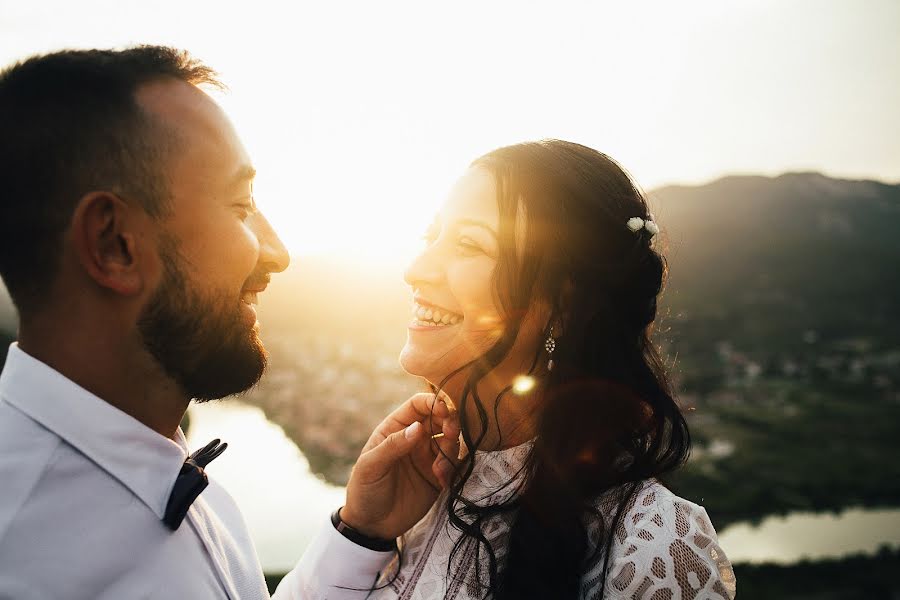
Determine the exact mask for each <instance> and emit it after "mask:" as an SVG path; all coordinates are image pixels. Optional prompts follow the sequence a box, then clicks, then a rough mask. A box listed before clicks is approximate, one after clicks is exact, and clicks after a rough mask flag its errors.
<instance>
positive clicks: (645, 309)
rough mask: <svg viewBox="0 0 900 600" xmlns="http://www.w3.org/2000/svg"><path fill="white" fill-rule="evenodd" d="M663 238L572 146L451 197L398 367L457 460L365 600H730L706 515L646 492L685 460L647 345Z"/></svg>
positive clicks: (676, 414)
mask: <svg viewBox="0 0 900 600" xmlns="http://www.w3.org/2000/svg"><path fill="white" fill-rule="evenodd" d="M657 232H658V228H657V226H656V224H655V222H654V221H653V217H652V216H651V215H650V214H649V212H648V207H647V203H646V201H645V200H644V198H643V197H642V195H641V193H640V192H639V191H638V190H637V188H636V187H635V185H634V184H633V183H632V182H631V180H630V179H629V178H628V176H627V175H626V174H625V173H624V172H623V171H622V169H621V168H620V167H619V166H618V165H617V164H616V163H615V162H613V161H612V160H611V159H610V158H609V157H607V156H605V155H603V154H601V153H599V152H597V151H595V150H592V149H590V148H587V147H584V146H581V145H578V144H574V143H570V142H564V141H558V140H550V141H544V142H537V143H525V144H518V145H515V146H509V147H506V148H501V149H498V150H495V151H493V152H491V153H489V154H487V155H485V156H483V157H481V158H479V159H478V160H476V161H475V162H474V163H473V164H472V167H471V169H470V170H469V171H468V172H467V173H466V174H465V175H464V176H463V177H462V178H461V179H460V181H459V182H458V184H457V185H456V186H455V188H454V189H453V191H452V192H451V194H450V197H449V199H448V201H447V202H446V204H445V205H444V207H443V208H442V210H441V212H440V213H439V215H438V217H437V218H436V220H435V221H434V223H433V225H432V226H431V227H430V228H429V231H428V233H427V235H426V240H425V241H426V247H425V249H424V250H423V252H422V253H421V255H420V256H419V257H418V258H417V259H416V260H415V261H414V262H413V263H412V265H410V267H409V269H408V271H407V273H406V280H407V283H409V285H410V286H411V287H412V288H413V290H414V301H415V307H414V317H413V321H412V323H411V325H410V327H409V337H408V341H407V343H406V346H405V347H404V348H403V351H402V353H401V356H400V361H401V364H402V366H403V367H404V369H406V370H407V371H408V372H409V373H411V374H414V375H418V376H421V377H423V378H425V379H426V380H427V381H428V382H430V383H431V385H432V386H433V387H434V388H435V390H436V391H439V392H440V393H441V395H442V396H445V397H447V398H449V401H450V404H452V405H453V406H455V408H456V410H457V411H458V415H459V421H460V427H461V434H462V435H461V437H462V448H463V451H462V455H463V459H462V460H461V461H459V462H458V464H457V461H456V460H446V459H441V458H438V463H439V465H438V467H437V468H436V469H435V473H439V474H440V473H443V475H442V476H441V477H440V479H441V481H442V483H443V484H444V485H446V487H445V489H444V490H443V492H442V493H441V495H440V497H439V498H438V501H437V502H436V503H435V504H434V506H433V507H432V508H431V510H430V512H428V514H427V515H426V516H425V517H424V518H423V519H422V520H421V521H419V522H418V524H416V525H415V526H414V527H413V528H412V529H411V530H409V531H408V532H407V533H406V534H405V535H404V536H403V537H402V540H401V544H400V552H399V557H398V560H396V561H395V563H394V564H393V565H392V568H391V569H389V570H388V572H387V573H386V574H385V575H384V576H383V578H382V581H381V584H380V585H379V586H378V588H377V589H376V590H375V591H374V592H373V594H372V597H376V598H401V599H403V600H411V599H426V598H427V599H436V598H445V599H448V600H449V599H457V600H462V599H468V598H493V599H513V598H515V599H521V598H546V599H550V598H553V599H556V598H645V599H652V600H660V599H677V598H732V597H734V590H735V584H734V574H733V571H732V569H731V565H730V563H729V562H728V560H727V558H726V557H725V555H724V553H723V552H722V550H721V548H720V547H719V546H718V544H717V541H716V534H715V531H714V529H713V527H712V525H711V523H710V522H709V519H708V517H707V516H706V512H705V511H704V510H703V508H701V507H699V506H697V505H695V504H692V503H691V502H688V501H687V500H683V499H681V498H679V497H677V496H675V495H674V494H673V493H672V492H670V491H669V490H668V489H666V488H665V487H663V485H662V484H661V483H659V481H658V479H657V478H658V477H660V476H662V475H665V474H667V473H669V472H671V471H672V470H674V469H676V468H677V467H679V466H680V465H681V464H682V463H684V461H685V460H686V458H687V455H688V452H689V447H690V437H689V433H688V429H687V425H686V423H685V421H684V418H683V417H682V415H681V413H680V411H679V409H678V407H677V405H676V403H675V401H674V399H673V396H672V391H671V388H670V385H669V382H668V381H667V379H666V375H665V373H664V369H663V366H662V362H661V361H660V358H659V355H658V354H657V351H656V349H655V348H654V346H653V345H652V344H651V342H650V339H649V333H650V328H651V326H652V324H653V321H654V319H655V317H656V308H657V297H658V295H659V293H660V290H661V288H662V284H663V277H664V274H665V262H664V260H663V258H662V257H661V256H660V254H659V253H658V252H657V251H656V250H655V249H654V244H653V238H654V235H655V234H656V233H657ZM445 431H447V429H446V428H445ZM451 435H452V434H451ZM445 447H446V440H444V441H443V445H442V448H445ZM467 449H471V450H474V451H473V452H471V451H468V450H467ZM446 458H447V459H456V458H458V457H457V456H448V457H446ZM451 464H452V465H455V466H454V467H453V468H452V469H448V465H451Z"/></svg>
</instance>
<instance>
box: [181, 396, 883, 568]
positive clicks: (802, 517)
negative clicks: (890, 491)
mask: <svg viewBox="0 0 900 600" xmlns="http://www.w3.org/2000/svg"><path fill="white" fill-rule="evenodd" d="M190 416H191V426H190V430H189V431H188V444H189V445H190V447H191V448H199V447H201V446H203V445H204V444H206V443H207V442H208V441H209V440H211V439H213V438H216V437H219V438H222V440H224V441H226V442H228V450H227V451H226V452H225V453H224V454H223V455H222V456H221V457H220V458H218V459H216V461H215V462H214V463H212V464H210V465H209V472H210V475H211V476H212V477H213V478H215V479H216V480H217V481H219V482H220V483H221V484H222V485H223V486H225V488H226V489H227V490H228V491H229V492H230V493H231V495H232V496H233V497H234V499H235V501H236V502H237V504H238V506H239V507H240V508H241V511H242V512H243V514H244V518H245V519H246V521H247V526H248V527H249V529H250V532H251V534H252V536H253V539H254V543H255V544H256V549H257V552H258V553H259V557H260V561H261V563H262V566H263V569H264V570H265V571H266V572H267V573H276V572H283V571H288V570H290V569H291V568H292V567H293V566H294V564H295V563H296V562H297V560H298V559H299V558H300V556H301V555H302V554H303V550H304V549H305V548H306V546H307V544H308V543H309V542H310V540H311V539H312V536H313V535H315V533H316V531H317V530H318V529H319V527H321V526H322V525H323V524H327V523H329V521H328V516H329V515H330V514H331V511H333V510H334V509H335V508H337V507H338V506H341V505H342V504H343V500H344V489H343V488H342V487H340V486H334V485H330V484H328V483H325V482H324V481H322V480H321V479H319V478H318V477H316V476H315V475H313V474H312V473H311V472H310V470H309V463H308V462H307V460H306V458H305V457H304V456H303V454H302V453H301V452H300V450H299V449H298V448H297V446H296V445H295V444H294V443H293V442H292V441H291V440H290V439H288V438H287V436H285V434H284V432H283V431H282V430H281V428H280V427H278V426H277V425H275V424H274V423H272V422H270V421H269V420H267V419H266V417H265V414H264V413H263V412H262V410H260V409H259V408H256V407H254V406H249V405H246V404H242V403H240V402H238V401H235V400H228V401H225V402H210V403H206V404H200V405H192V406H191V408H190ZM329 526H330V525H329ZM719 541H720V543H721V545H722V547H723V548H724V549H725V552H726V553H727V554H728V556H729V558H730V559H731V560H732V562H735V563H737V562H763V561H766V562H777V563H782V564H789V563H792V562H796V561H798V560H801V559H803V558H809V559H822V558H836V557H840V556H843V555H846V554H855V553H860V552H863V553H873V552H875V551H876V550H877V549H878V548H879V546H881V545H884V544H888V545H891V546H900V509H887V510H867V509H849V510H846V511H844V512H842V513H841V514H839V515H832V514H825V515H821V514H810V513H796V514H792V515H788V516H787V517H770V518H767V519H765V520H764V521H763V522H762V523H761V524H760V525H759V526H752V525H749V524H743V523H738V524H735V525H732V526H730V527H728V528H726V529H725V530H723V531H721V532H719Z"/></svg>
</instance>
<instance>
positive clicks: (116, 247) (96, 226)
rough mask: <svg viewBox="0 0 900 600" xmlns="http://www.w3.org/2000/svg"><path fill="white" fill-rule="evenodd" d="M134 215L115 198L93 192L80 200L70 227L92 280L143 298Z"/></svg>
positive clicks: (82, 262) (123, 292) (142, 279)
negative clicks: (141, 295) (140, 295)
mask: <svg viewBox="0 0 900 600" xmlns="http://www.w3.org/2000/svg"><path fill="white" fill-rule="evenodd" d="M133 214H134V211H133V209H131V210H130V209H129V206H128V205H127V204H126V203H125V202H124V201H123V200H122V199H121V198H119V197H118V196H116V195H115V194H113V193H111V192H90V193H88V194H86V195H84V196H82V198H81V200H79V202H78V205H77V206H76V207H75V212H74V214H73V215H72V223H71V227H70V230H71V232H72V243H73V245H74V249H75V254H76V257H77V259H78V262H79V263H80V264H81V266H82V268H84V270H85V272H86V273H87V274H88V276H90V277H91V279H93V280H94V281H95V282H96V283H97V284H98V285H100V286H102V287H104V288H107V289H108V290H110V291H113V292H115V293H117V294H121V295H123V296H134V295H136V294H139V293H140V292H141V291H142V289H143V286H144V276H143V273H142V272H141V268H140V267H141V265H139V264H138V260H137V258H138V256H139V252H138V248H137V241H138V237H139V236H138V235H137V232H136V231H135V230H134V227H135V226H137V223H136V222H134V218H133ZM129 217H131V218H129Z"/></svg>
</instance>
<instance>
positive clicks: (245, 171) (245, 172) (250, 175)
mask: <svg viewBox="0 0 900 600" xmlns="http://www.w3.org/2000/svg"><path fill="white" fill-rule="evenodd" d="M255 177H256V169H254V168H253V167H252V166H250V165H241V167H240V168H239V169H238V171H237V173H236V174H235V176H234V177H233V178H232V180H231V183H232V185H237V184H239V183H244V182H245V181H253V179H254V178H255Z"/></svg>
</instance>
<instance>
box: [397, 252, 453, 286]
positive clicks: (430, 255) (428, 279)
mask: <svg viewBox="0 0 900 600" xmlns="http://www.w3.org/2000/svg"><path fill="white" fill-rule="evenodd" d="M441 263H442V261H441V257H440V251H439V250H438V248H437V244H430V245H429V246H428V247H426V248H425V249H424V250H422V251H421V252H420V253H419V255H418V256H416V258H414V259H413V261H412V262H411V263H409V265H408V266H407V267H406V270H405V271H404V272H403V279H404V281H406V283H407V284H409V286H410V287H414V288H418V287H422V284H428V283H436V282H438V281H440V278H441V276H442V272H443V270H442V264H441Z"/></svg>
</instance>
